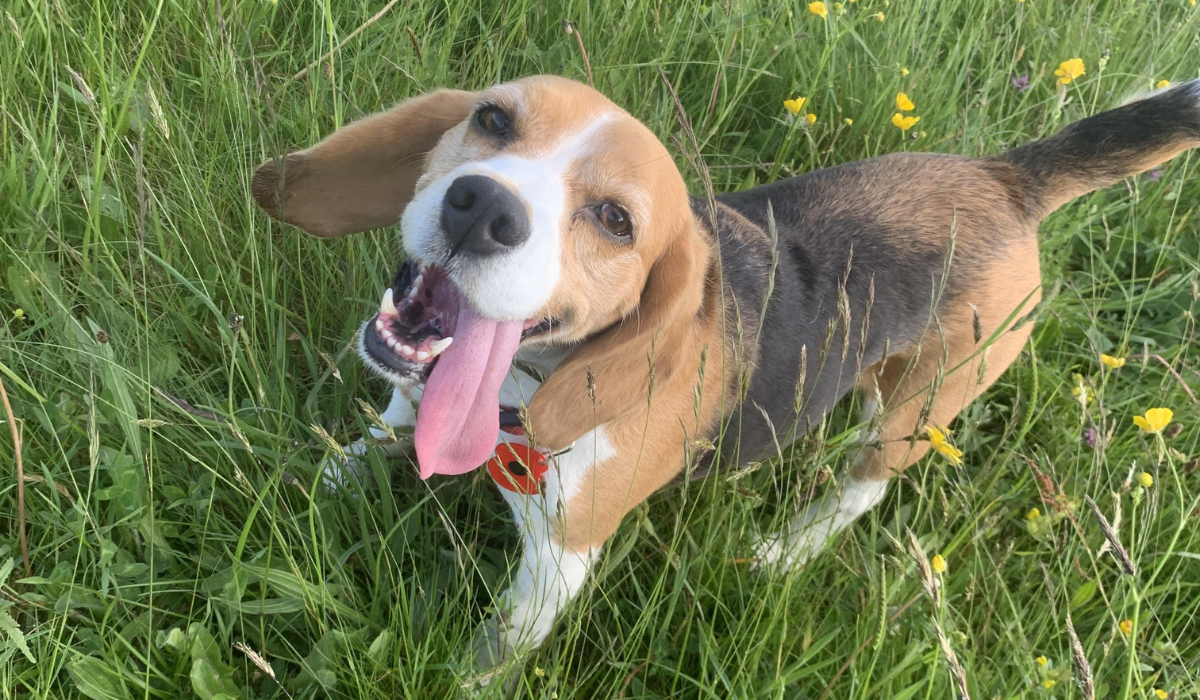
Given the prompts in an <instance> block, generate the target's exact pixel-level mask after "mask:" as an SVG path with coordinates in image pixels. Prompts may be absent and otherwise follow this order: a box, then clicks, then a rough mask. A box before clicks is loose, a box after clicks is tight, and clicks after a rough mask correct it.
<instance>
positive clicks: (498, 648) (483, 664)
mask: <svg viewBox="0 0 1200 700" xmlns="http://www.w3.org/2000/svg"><path fill="white" fill-rule="evenodd" d="M508 642H509V634H508V625H506V624H505V623H504V622H502V621H501V620H500V618H499V617H498V616H496V615H491V616H489V617H488V618H487V619H486V620H484V621H483V622H481V623H480V624H479V626H478V627H476V628H475V634H474V635H473V637H472V638H471V643H470V646H468V648H467V649H466V654H465V656H466V661H467V664H468V667H469V674H470V675H469V676H468V677H467V679H466V682H465V683H464V684H463V687H464V688H465V689H468V690H475V691H477V692H478V691H481V690H482V689H484V688H486V687H488V686H490V685H492V684H493V683H501V684H502V683H503V682H504V680H503V679H504V678H505V676H506V674H505V671H507V670H508V669H509V668H511V667H512V665H513V663H514V662H515V661H516V657H517V652H516V649H514V648H513V647H512V646H511V645H510V644H509V643H508Z"/></svg>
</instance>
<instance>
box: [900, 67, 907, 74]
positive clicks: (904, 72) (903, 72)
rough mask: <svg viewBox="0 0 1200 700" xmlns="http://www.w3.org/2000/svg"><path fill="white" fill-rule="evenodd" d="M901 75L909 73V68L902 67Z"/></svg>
mask: <svg viewBox="0 0 1200 700" xmlns="http://www.w3.org/2000/svg"><path fill="white" fill-rule="evenodd" d="M900 75H908V69H907V68H901V69H900Z"/></svg>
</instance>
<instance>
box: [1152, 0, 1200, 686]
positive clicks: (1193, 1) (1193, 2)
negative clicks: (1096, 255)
mask: <svg viewBox="0 0 1200 700" xmlns="http://www.w3.org/2000/svg"><path fill="white" fill-rule="evenodd" d="M1192 4H1193V5H1194V4H1196V0H1192ZM1154 694H1155V695H1156V696H1158V700H1167V697H1168V694H1167V691H1165V690H1163V689H1162V688H1155V689H1154Z"/></svg>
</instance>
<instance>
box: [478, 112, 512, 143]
mask: <svg viewBox="0 0 1200 700" xmlns="http://www.w3.org/2000/svg"><path fill="white" fill-rule="evenodd" d="M475 121H477V122H479V128H481V129H483V130H484V131H486V132H488V133H489V134H494V135H496V136H506V135H508V132H509V129H511V128H512V120H511V119H509V118H508V115H507V114H505V113H504V110H502V109H500V108H499V107H496V106H493V105H488V106H486V107H484V108H483V109H481V110H479V111H478V112H477V113H476V115H475Z"/></svg>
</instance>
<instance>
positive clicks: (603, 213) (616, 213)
mask: <svg viewBox="0 0 1200 700" xmlns="http://www.w3.org/2000/svg"><path fill="white" fill-rule="evenodd" d="M596 218H597V219H600V225H601V226H603V227H604V228H606V229H608V232H609V233H611V234H612V235H614V236H622V237H627V236H630V235H632V234H633V222H631V221H630V220H629V212H627V211H625V208H624V207H622V206H621V205H619V204H613V203H612V202H605V203H604V204H601V205H600V206H598V207H596Z"/></svg>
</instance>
